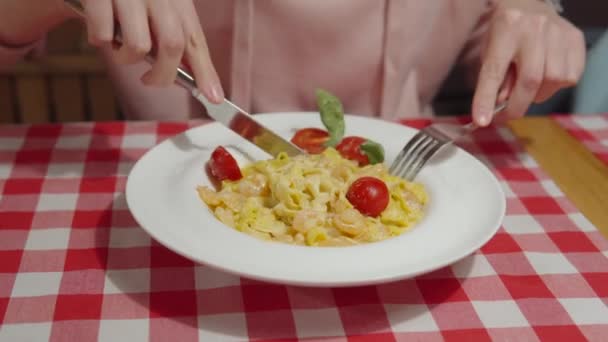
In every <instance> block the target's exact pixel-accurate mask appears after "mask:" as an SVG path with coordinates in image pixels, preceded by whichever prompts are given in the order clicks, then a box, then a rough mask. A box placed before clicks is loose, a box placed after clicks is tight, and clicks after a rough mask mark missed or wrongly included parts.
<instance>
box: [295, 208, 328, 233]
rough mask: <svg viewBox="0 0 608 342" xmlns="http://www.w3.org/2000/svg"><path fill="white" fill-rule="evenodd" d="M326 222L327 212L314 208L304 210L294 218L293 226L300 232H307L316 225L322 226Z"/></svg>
mask: <svg viewBox="0 0 608 342" xmlns="http://www.w3.org/2000/svg"><path fill="white" fill-rule="evenodd" d="M324 223H325V214H324V213H322V212H318V211H314V210H302V211H300V212H298V213H297V214H296V216H295V217H294V219H293V224H292V227H293V229H294V230H296V231H298V232H300V233H306V232H307V231H309V230H310V229H312V228H314V227H322V226H324Z"/></svg>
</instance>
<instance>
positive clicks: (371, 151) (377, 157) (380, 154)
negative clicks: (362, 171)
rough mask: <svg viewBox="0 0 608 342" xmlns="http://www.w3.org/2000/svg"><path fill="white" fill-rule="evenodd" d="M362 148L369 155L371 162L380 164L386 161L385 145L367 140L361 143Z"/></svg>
mask: <svg viewBox="0 0 608 342" xmlns="http://www.w3.org/2000/svg"><path fill="white" fill-rule="evenodd" d="M360 148H361V151H363V153H365V155H366V156H367V159H368V160H369V163H370V164H378V163H382V162H383V161H384V147H382V145H380V144H378V143H377V142H375V141H371V140H367V141H366V142H364V143H363V144H361V147H360Z"/></svg>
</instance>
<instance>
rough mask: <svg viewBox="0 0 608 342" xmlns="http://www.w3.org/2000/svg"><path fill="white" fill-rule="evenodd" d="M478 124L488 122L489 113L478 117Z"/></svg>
mask: <svg viewBox="0 0 608 342" xmlns="http://www.w3.org/2000/svg"><path fill="white" fill-rule="evenodd" d="M478 121H479V125H481V126H486V125H488V124H489V123H490V115H489V114H484V115H482V116H480V117H479V120H478Z"/></svg>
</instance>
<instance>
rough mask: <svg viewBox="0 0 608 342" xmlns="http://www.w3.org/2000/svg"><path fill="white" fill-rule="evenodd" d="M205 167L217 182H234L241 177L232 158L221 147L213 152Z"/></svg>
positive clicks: (237, 166)
mask: <svg viewBox="0 0 608 342" xmlns="http://www.w3.org/2000/svg"><path fill="white" fill-rule="evenodd" d="M207 166H208V168H209V171H210V172H211V174H212V175H213V177H215V178H216V179H217V180H219V181H223V180H226V179H228V180H231V181H236V180H239V179H241V178H242V177H243V175H242V174H241V169H240V168H239V165H238V164H237V162H236V160H235V159H234V157H233V156H232V155H231V154H230V152H228V151H227V150H226V149H225V148H224V147H222V146H218V147H217V148H216V149H215V150H213V153H211V159H209V162H208V163H207Z"/></svg>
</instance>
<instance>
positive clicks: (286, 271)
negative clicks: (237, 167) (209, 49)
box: [126, 113, 505, 286]
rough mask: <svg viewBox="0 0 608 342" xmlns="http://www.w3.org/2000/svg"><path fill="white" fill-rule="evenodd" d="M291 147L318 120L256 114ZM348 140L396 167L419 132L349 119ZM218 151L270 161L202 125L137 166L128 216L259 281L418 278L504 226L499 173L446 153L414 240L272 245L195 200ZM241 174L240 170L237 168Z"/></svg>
mask: <svg viewBox="0 0 608 342" xmlns="http://www.w3.org/2000/svg"><path fill="white" fill-rule="evenodd" d="M256 117H257V118H258V119H260V120H261V121H262V122H263V123H264V124H266V125H268V126H269V127H270V128H272V129H274V130H276V132H278V133H279V134H281V135H282V136H284V137H286V138H290V137H291V136H292V135H293V132H294V131H295V129H297V128H302V127H311V126H314V127H322V126H321V121H320V118H319V115H318V114H317V113H276V114H258V115H257V116H256ZM346 131H347V132H346V133H347V135H361V136H364V137H367V138H370V139H373V140H376V141H378V142H380V143H382V144H383V145H384V147H385V150H386V157H387V158H386V159H387V163H390V162H391V161H392V160H393V158H394V157H395V156H396V155H397V153H398V152H399V150H400V149H401V148H402V146H403V145H404V143H405V142H406V140H407V139H409V138H410V137H411V136H413V135H414V134H415V133H416V130H415V129H413V128H409V127H406V126H402V125H398V124H393V123H389V122H384V121H380V120H376V119H370V118H364V117H357V116H348V115H347V117H346ZM218 145H223V146H227V147H228V148H229V150H230V151H231V152H232V153H233V154H235V157H236V158H237V160H238V161H239V163H246V162H247V156H248V157H250V158H256V159H264V158H269V155H267V154H266V153H264V152H262V151H261V150H259V149H258V148H257V147H255V146H254V145H252V144H250V143H249V142H246V141H244V140H242V139H241V138H240V137H239V136H237V135H236V134H234V133H233V132H231V131H229V130H228V129H227V128H225V127H223V126H221V125H220V124H218V123H212V124H208V125H203V126H199V127H196V128H193V129H190V130H188V131H186V132H184V133H183V134H181V135H178V136H176V137H174V138H172V139H168V140H166V141H164V142H162V143H160V144H159V145H158V146H156V147H154V148H153V149H151V150H150V151H148V152H147V153H146V154H145V155H144V156H143V157H142V158H141V159H140V160H139V161H138V162H137V163H136V165H135V166H134V167H133V169H132V170H131V173H130V175H129V178H128V182H127V187H126V197H127V202H128V205H129V208H130V210H131V212H132V214H133V216H134V217H135V219H136V220H137V222H138V223H139V224H140V225H141V227H142V228H143V229H144V230H146V231H147V232H148V233H149V234H150V235H151V236H152V237H153V238H155V239H156V240H157V241H158V242H160V243H161V244H163V245H165V246H166V247H168V248H169V249H171V250H173V251H175V252H176V253H178V254H181V255H182V256H184V257H187V258H189V259H192V260H194V261H197V262H200V263H203V264H206V265H209V266H211V267H215V268H217V269H220V270H224V271H226V272H231V273H235V274H238V275H241V276H244V277H248V278H252V279H258V280H262V281H269V282H277V283H284V284H293V285H305V286H354V285H365V284H375V283H380V282H387V281H392V280H396V279H401V278H407V277H413V276H415V275H419V274H422V273H426V272H430V271H433V270H436V269H438V268H441V267H443V266H446V265H449V264H451V263H453V262H455V261H457V260H459V259H461V258H463V257H465V256H467V255H469V254H471V253H473V252H474V251H475V250H477V249H478V248H479V247H481V246H482V245H483V244H485V243H486V242H487V241H488V240H489V239H490V238H491V237H492V236H493V235H494V233H495V232H496V231H497V229H498V228H499V227H500V224H501V221H502V218H503V216H504V212H505V197H504V194H503V192H502V190H501V187H500V185H499V183H498V181H497V180H496V178H495V177H494V176H493V174H492V173H491V172H490V170H488V169H487V168H486V166H485V165H483V164H482V163H481V162H479V161H478V160H477V159H476V158H474V157H473V156H472V155H470V154H469V153H467V152H465V151H464V150H462V149H459V148H449V149H447V150H445V149H444V150H445V151H449V152H448V153H444V154H443V156H442V157H439V156H438V157H437V158H436V160H435V161H431V162H430V163H429V164H427V166H426V167H425V168H424V169H423V171H422V172H421V173H420V174H419V176H418V179H417V180H418V181H420V182H422V183H424V185H425V186H426V188H427V191H428V193H429V196H430V201H429V205H428V207H427V209H426V210H427V212H426V216H425V218H424V219H423V220H422V221H421V222H420V223H419V224H418V225H417V226H416V227H415V228H413V229H412V230H411V231H408V232H406V233H404V234H403V235H401V236H398V237H395V238H392V239H389V240H385V241H382V242H376V243H370V244H364V245H358V246H353V247H333V248H329V247H303V246H292V245H287V244H281V243H276V242H266V241H261V240H258V239H256V238H254V237H251V236H249V235H246V234H244V233H241V232H238V231H236V230H235V229H233V228H230V227H227V226H225V225H223V224H222V223H220V221H218V220H217V219H216V218H215V217H214V216H213V214H212V213H211V211H210V210H209V209H208V208H207V206H206V205H205V204H204V203H202V202H201V201H200V199H199V198H198V195H197V192H196V189H195V188H196V186H197V185H199V184H211V183H210V181H209V180H208V179H207V176H206V174H205V172H204V165H205V162H206V161H207V160H208V159H209V156H210V154H211V151H212V150H213V149H214V148H215V147H216V146H218ZM241 165H242V164H241Z"/></svg>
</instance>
